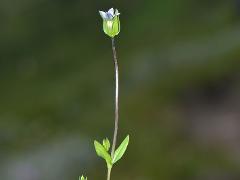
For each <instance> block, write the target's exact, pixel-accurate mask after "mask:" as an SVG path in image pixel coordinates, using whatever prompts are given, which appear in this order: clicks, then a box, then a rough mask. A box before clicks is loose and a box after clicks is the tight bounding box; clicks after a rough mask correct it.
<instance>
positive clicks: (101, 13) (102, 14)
mask: <svg viewBox="0 0 240 180" xmlns="http://www.w3.org/2000/svg"><path fill="white" fill-rule="evenodd" d="M99 14H100V16H101V17H102V18H103V19H108V16H107V13H105V12H103V11H99Z"/></svg>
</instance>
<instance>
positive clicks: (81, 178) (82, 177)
mask: <svg viewBox="0 0 240 180" xmlns="http://www.w3.org/2000/svg"><path fill="white" fill-rule="evenodd" d="M79 180H87V177H86V178H85V177H84V176H83V175H82V176H81V177H80V176H79Z"/></svg>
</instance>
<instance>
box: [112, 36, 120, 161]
mask: <svg viewBox="0 0 240 180" xmlns="http://www.w3.org/2000/svg"><path fill="white" fill-rule="evenodd" d="M112 51H113V62H114V68H115V121H114V133H113V143H112V151H111V157H112V158H113V156H114V151H115V147H116V143H117V132H118V94H119V83H118V79H119V78H118V76H119V72H118V61H117V52H116V48H115V42H114V38H112Z"/></svg>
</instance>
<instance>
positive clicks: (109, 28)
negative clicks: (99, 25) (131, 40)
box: [99, 8, 120, 38]
mask: <svg viewBox="0 0 240 180" xmlns="http://www.w3.org/2000/svg"><path fill="white" fill-rule="evenodd" d="M99 13H100V15H101V17H102V19H103V31H104V33H105V34H107V35H108V36H110V37H111V38H113V37H114V36H116V35H118V34H119V32H120V20H119V15H120V13H119V12H118V10H117V9H116V10H115V12H114V9H113V8H111V9H109V10H108V11H107V12H104V11H99Z"/></svg>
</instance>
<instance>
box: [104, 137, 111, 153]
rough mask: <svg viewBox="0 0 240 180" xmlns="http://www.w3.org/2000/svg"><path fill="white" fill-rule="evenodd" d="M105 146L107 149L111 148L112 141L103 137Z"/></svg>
mask: <svg viewBox="0 0 240 180" xmlns="http://www.w3.org/2000/svg"><path fill="white" fill-rule="evenodd" d="M103 147H104V148H105V149H106V151H108V150H109V148H110V142H109V140H108V138H106V139H103Z"/></svg>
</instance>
